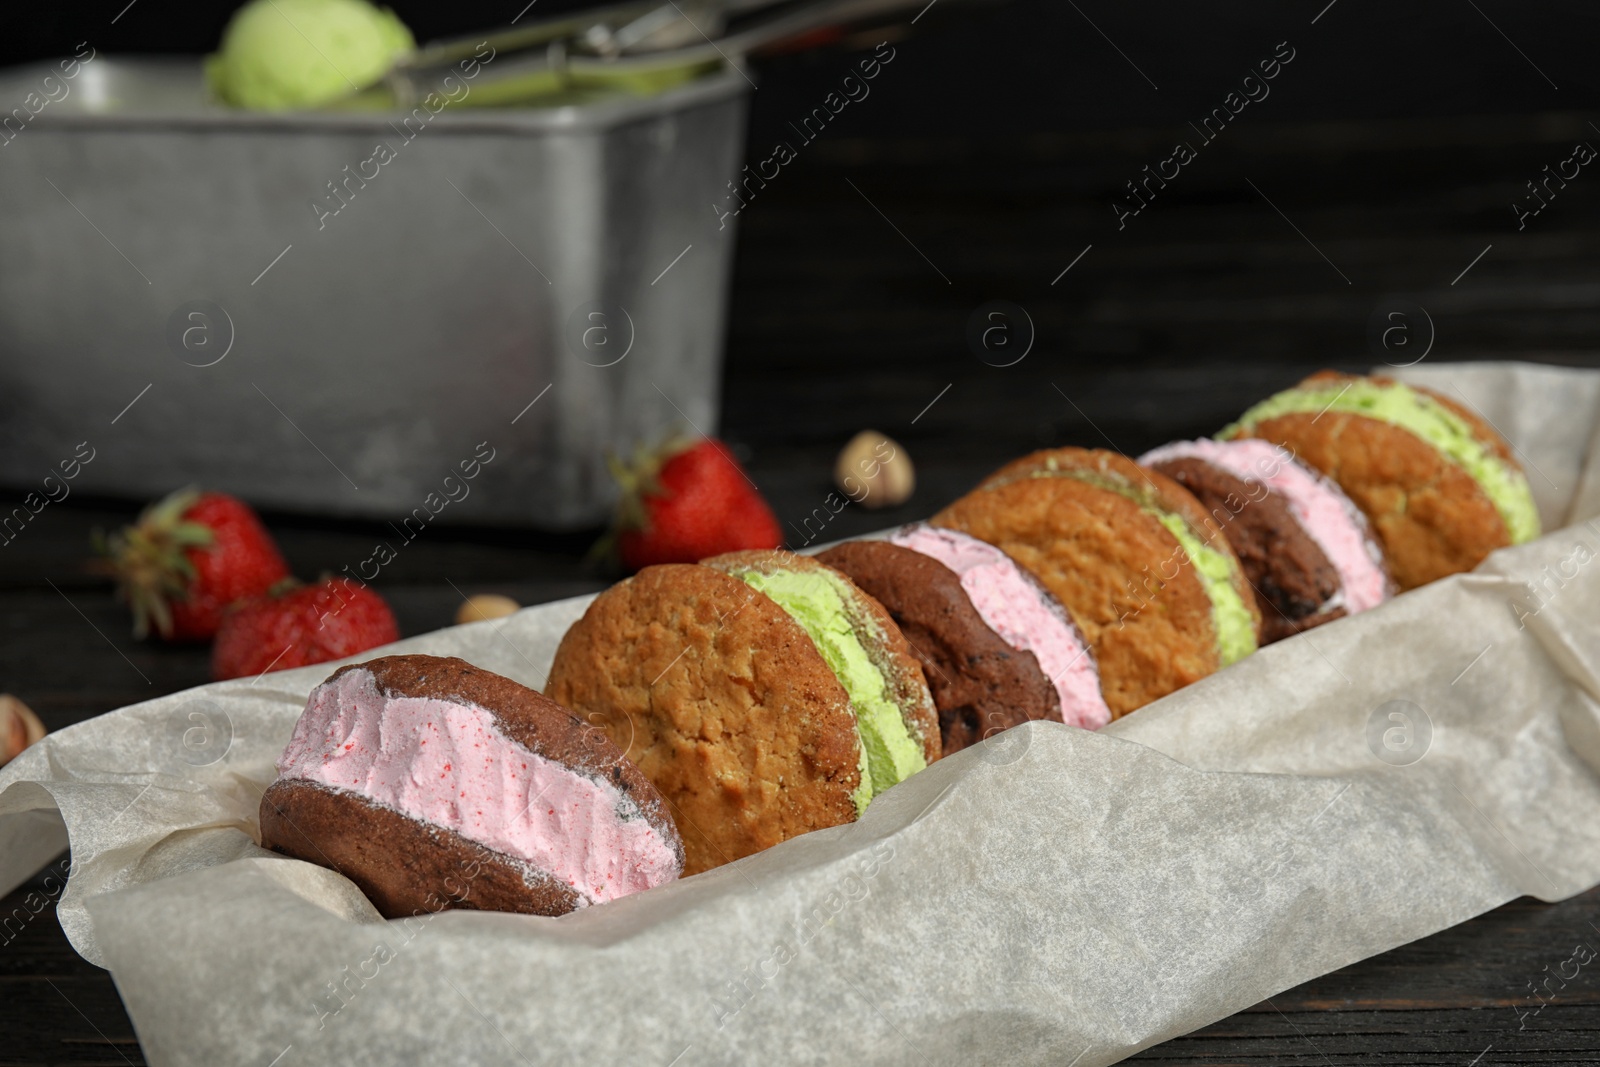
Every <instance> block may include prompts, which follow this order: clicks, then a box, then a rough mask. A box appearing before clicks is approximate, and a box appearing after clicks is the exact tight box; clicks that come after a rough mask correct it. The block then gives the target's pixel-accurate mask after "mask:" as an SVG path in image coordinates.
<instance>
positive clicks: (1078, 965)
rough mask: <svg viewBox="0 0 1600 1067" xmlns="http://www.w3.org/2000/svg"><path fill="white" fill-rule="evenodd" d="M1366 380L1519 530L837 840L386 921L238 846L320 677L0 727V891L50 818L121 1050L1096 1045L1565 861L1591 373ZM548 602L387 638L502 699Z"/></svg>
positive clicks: (1562, 883)
mask: <svg viewBox="0 0 1600 1067" xmlns="http://www.w3.org/2000/svg"><path fill="white" fill-rule="evenodd" d="M1404 374H1405V376H1406V377H1408V378H1409V379H1411V380H1414V381H1418V382H1421V383H1424V384H1428V385H1431V386H1433V387H1435V388H1439V389H1442V390H1443V391H1445V392H1446V393H1447V394H1450V395H1453V396H1456V397H1458V398H1460V399H1465V400H1466V401H1467V402H1468V403H1470V404H1472V405H1473V406H1475V407H1477V408H1478V409H1479V410H1480V411H1482V413H1483V414H1484V415H1485V416H1486V417H1488V418H1489V419H1490V420H1491V421H1492V422H1493V423H1494V424H1495V425H1497V426H1498V427H1499V428H1500V429H1501V431H1502V432H1503V433H1505V434H1506V435H1507V436H1508V437H1509V438H1510V439H1511V440H1512V442H1513V443H1514V444H1515V445H1516V446H1517V448H1518V450H1519V455H1520V457H1521V458H1522V460H1523V463H1524V465H1525V466H1526V467H1527V468H1528V471H1529V477H1530V479H1531V480H1532V484H1533V488H1534V492H1535V496H1536V499H1537V500H1538V503H1539V505H1540V508H1541V510H1542V512H1543V515H1544V518H1545V523H1546V528H1547V529H1552V530H1554V532H1552V533H1550V534H1548V535H1546V536H1545V537H1544V538H1543V539H1541V540H1539V541H1537V542H1534V543H1532V544H1529V545H1524V546H1520V547H1518V548H1515V549H1508V550H1505V551H1502V552H1499V553H1497V554H1495V555H1494V556H1493V557H1491V558H1490V559H1489V560H1488V561H1486V562H1485V564H1484V565H1483V566H1482V567H1480V568H1479V569H1478V571H1476V572H1475V573H1473V574H1471V575H1462V576H1457V577H1455V578H1452V579H1449V580H1447V581H1443V582H1438V583H1435V584H1434V585H1432V586H1429V587H1427V588H1424V589H1421V590H1417V591H1414V592H1411V593H1408V594H1406V595H1404V596H1402V597H1400V598H1398V599H1396V600H1394V601H1392V602H1391V603H1389V604H1387V605H1385V606H1383V607H1381V608H1379V609H1377V610H1375V611H1372V612H1369V613H1367V614H1364V615H1361V616H1358V617H1356V618H1353V619H1347V620H1343V621H1340V622H1336V623H1333V624H1331V625H1329V626H1325V627H1323V628H1320V629H1317V630H1314V631H1312V632H1310V633H1307V634H1303V635H1300V636H1298V637H1295V638H1292V639H1290V640H1288V641H1284V642H1281V643H1279V644H1277V645H1274V646H1271V647H1269V648H1266V649H1264V650H1262V651H1261V652H1259V653H1257V654H1256V655H1253V656H1251V657H1249V658H1248V659H1246V660H1245V661H1243V662H1242V663H1240V664H1237V665H1236V666H1233V667H1231V668H1228V669H1226V670H1224V671H1222V672H1220V673H1218V674H1216V675H1214V676H1212V677H1211V678H1208V679H1206V680H1205V681H1203V682H1201V683H1199V684H1197V685H1194V686H1191V687H1189V688H1187V689H1184V690H1182V691H1180V692H1178V693H1176V694H1174V695H1172V696H1170V697H1168V698H1166V699H1164V700H1162V701H1160V702H1158V703H1156V704H1153V705H1151V706H1149V707H1147V708H1145V709H1143V710H1141V711H1139V712H1138V713H1136V714H1134V715H1132V716H1130V717H1128V718H1125V719H1122V720H1120V721H1119V722H1117V723H1115V724H1114V725H1112V726H1111V727H1108V728H1107V729H1105V730H1103V731H1101V732H1099V733H1087V732H1084V731H1079V730H1074V729H1071V728H1068V727H1064V726H1060V725H1056V724H1049V723H1035V724H1032V725H1030V726H1027V727H1022V728H1019V729H1016V730H1012V731H1009V732H1007V733H1005V734H1003V735H1001V736H999V737H997V738H995V739H992V740H991V741H989V742H987V743H985V744H983V745H980V746H977V747H975V748H973V749H969V750H967V751H964V752H961V753H958V754H956V755H955V756H952V757H951V758H949V759H946V760H943V761H941V762H939V763H937V764H935V765H934V766H932V767H930V768H929V769H928V770H927V771H925V772H923V773H921V774H918V775H916V776H915V777H914V778H912V779H911V780H909V781H908V782H906V783H904V784H902V785H900V786H897V787H896V788H895V789H893V790H892V791H890V792H889V793H888V794H886V795H884V796H883V797H881V798H880V799H878V800H876V801H874V802H873V804H872V807H871V808H870V809H869V810H868V811H867V813H866V816H865V817H864V818H863V819H862V820H861V821H860V822H858V823H856V824H854V825H851V826H845V827H838V828H835V829H832V830H825V831H821V832H818V833H814V834H809V835H807V836H805V837H802V838H798V839H796V840H793V841H789V842H786V843H784V844H783V845H780V846H778V847H777V848H773V849H770V850H769V851H767V852H765V853H762V854H760V855H756V856H751V857H748V858H746V859H744V860H741V861H739V862H737V863H734V864H730V865H728V866H726V867H723V868H720V869H718V870H715V871H712V872H709V873H707V874H705V875H701V876H699V877H696V878H692V879H687V880H684V881H680V882H678V883H675V884H673V885H670V886H666V887H663V888H661V889H657V890H653V891H651V892H648V893H643V894H638V895H636V896H633V897H629V898H625V899H623V900H621V901H618V902H615V903H612V904H608V905H604V906H600V907H595V908H590V909H587V910H584V911H581V912H578V913H575V914H572V915H569V916H565V917H563V918H560V919H544V918H535V917H527V916H515V915H503V914H488V913H478V912H467V911H451V912H444V913H440V914H436V915H425V916H420V917H417V918H413V919H409V920H404V921H399V922H385V921H383V920H382V919H380V918H379V917H378V915H377V914H376V912H374V911H373V909H372V908H371V906H370V905H369V904H368V903H367V902H366V900H365V898H364V897H362V896H361V894H360V893H359V892H357V891H356V890H355V888H354V887H353V886H352V885H351V884H350V883H349V882H347V881H346V880H345V879H343V878H342V877H340V876H339V875H337V874H334V873H332V872H330V871H326V870H323V869H320V868H317V867H314V866H311V865H309V864H305V863H300V862H297V861H294V860H289V859H286V858H282V857H278V856H274V855H272V854H269V853H267V852H265V851H263V850H262V849H260V848H259V847H258V846H257V845H256V843H255V836H254V835H255V832H256V831H255V822H256V806H257V803H258V800H259V797H260V794H261V792H262V790H263V789H264V788H265V787H266V785H267V784H268V783H269V782H270V781H271V779H272V776H273V767H272V763H273V759H274V757H275V756H276V755H277V754H278V753H279V751H280V750H281V749H282V747H283V745H284V743H285V742H286V740H287V738H288V736H289V732H290V728H291V726H292V725H293V723H294V721H295V719H296V717H297V716H298V715H299V713H300V710H301V708H302V706H303V704H304V700H305V697H306V694H307V692H308V691H309V690H310V689H311V687H312V686H314V685H315V684H317V683H318V682H320V681H321V680H322V679H323V678H325V677H326V676H327V675H328V674H329V673H330V672H331V670H332V666H331V665H322V666H317V667H310V668H305V669H302V670H295V671H286V672H283V673H279V674H272V675H267V676H265V677H263V678H261V679H258V680H255V681H237V682H227V683H221V684H217V685H209V686H204V687H201V688H199V689H194V690H190V691H188V692H184V693H177V694H173V695H171V696H166V697H162V698H160V699H157V700H152V701H148V702H146V703H143V704H138V705H135V706H133V707H129V708H124V709H122V710H120V711H117V712H114V713H112V714H109V715H104V716H101V717H100V718H97V719H93V720H90V721H88V722H84V723H81V724H79V725H77V726H73V727H71V728H69V729H67V730H63V731H61V732H59V733H56V734H53V735H51V736H49V737H48V738H46V739H45V740H44V741H43V742H42V743H40V744H38V745H36V746H35V747H33V748H32V749H30V750H28V751H27V752H26V753H25V754H24V755H23V756H22V757H21V758H19V759H18V760H16V761H15V762H13V763H12V764H11V765H10V766H8V767H6V768H5V769H4V770H3V771H0V887H10V886H14V885H16V884H18V883H20V882H21V881H22V880H23V879H25V878H26V877H28V876H29V875H30V874H31V873H32V872H33V871H35V870H36V869H38V868H39V867H40V866H42V865H43V864H44V863H45V862H47V861H48V860H49V859H50V858H51V857H52V856H54V855H55V854H56V853H57V852H58V851H59V850H60V848H61V847H62V845H63V844H64V843H65V842H66V839H67V836H68V835H70V838H71V845H72V851H73V859H74V868H73V871H72V877H71V880H70V883H69V885H68V887H67V889H66V891H65V893H64V895H63V897H62V899H61V901H60V907H59V914H60V918H61V922H62V924H63V926H64V927H65V929H66V931H67V934H68V936H69V937H70V938H71V940H72V943H73V944H74V946H75V947H76V948H77V949H78V950H79V951H80V952H82V953H83V954H84V956H86V957H87V958H88V959H90V960H92V961H93V962H95V963H98V964H100V965H102V966H105V967H108V968H110V970H111V971H112V974H113V975H114V976H115V978H116V981H117V986H118V989H119V990H120V991H121V993H122V996H123V998H124V1000H125V1001H126V1003H127V1007H128V1010H129V1012H130V1014H131V1015H132V1018H133V1020H134V1024H135V1027H136V1029H137V1031H138V1034H139V1037H140V1040H141V1042H142V1043H143V1046H144V1049H145V1052H146V1055H147V1056H148V1057H149V1059H150V1061H151V1062H152V1063H155V1064H206V1065H212V1064H221V1063H229V1064H252V1063H253V1064H261V1065H272V1067H296V1065H300V1064H339V1065H345V1067H351V1065H355V1067H359V1065H366V1064H374V1065H376V1064H397V1063H427V1064H444V1063H463V1064H482V1063H527V1064H535V1063H538V1064H544V1063H552V1064H554V1063H562V1064H565V1063H573V1062H580V1061H582V1062H590V1063H613V1062H615V1063H630V1064H645V1065H649V1064H659V1065H661V1067H690V1065H693V1064H747V1063H757V1062H759V1063H764V1064H831V1063H844V1062H848V1063H850V1064H852V1065H868V1064H907V1065H911V1064H916V1065H924V1064H926V1065H934V1064H961V1065H967V1064H974V1063H1017V1064H1034V1063H1037V1064H1054V1065H1057V1067H1061V1065H1066V1064H1072V1065H1074V1067H1096V1065H1099V1064H1108V1063H1113V1062H1115V1061H1117V1060H1119V1059H1122V1058H1123V1057H1125V1056H1128V1055H1129V1054H1131V1053H1133V1052H1135V1051H1137V1050H1138V1049H1141V1048H1144V1047H1146V1046H1149V1045H1152V1044H1156V1043H1157V1042H1160V1041H1162V1040H1164V1039H1166V1038H1170V1037H1173V1036H1175V1035H1178V1034H1181V1033H1184V1032H1186V1031H1189V1030H1192V1029H1195V1028H1197V1027H1199V1026H1202V1025H1204V1024H1206V1023H1209V1022H1211V1021H1213V1020H1216V1019H1219V1018H1223V1017H1225V1016H1227V1015H1229V1014H1231V1013H1233V1012H1235V1011H1237V1010H1239V1009H1241V1008H1244V1007H1246V1006H1249V1005H1251V1004H1254V1003H1256V1002H1258V1001H1260V1000H1261V999H1262V998H1264V997H1267V996H1270V995H1272V994H1273V993H1276V992H1278V991H1280V990H1283V989H1285V988H1288V987H1290V986H1293V985H1296V984H1298V983H1300V982H1303V981H1305V980H1307V979H1309V978H1311V977H1314V976H1316V975H1318V974H1322V973H1325V972H1328V971H1331V970H1333V969H1335V968H1338V967H1341V966H1344V965H1346V964H1348V963H1351V962H1353V961H1355V960H1358V959H1361V958H1363V957H1366V956H1370V955H1373V954H1376V953H1379V952H1383V951H1385V950H1386V949H1389V948H1392V947H1394V946H1396V945H1400V944H1402V943H1405V942H1408V941H1411V940H1414V939H1416V938H1419V937H1423V936H1425V935H1427V934H1430V933H1433V932H1434V931H1437V930H1440V929H1443V928H1445V927H1448V926H1450V925H1452V924H1455V923H1459V922H1461V921H1463V920H1465V919H1467V918H1469V917H1471V916H1474V915H1477V914H1480V913H1482V912H1484V911H1487V910H1489V909H1491V908H1493V907H1495V906H1497V905H1499V904H1501V903H1503V902H1505V901H1507V900H1510V899H1512V898H1515V897H1517V896H1519V895H1522V894H1528V895H1531V896H1535V897H1539V898H1541V899H1544V900H1557V899H1561V898H1563V897H1567V896H1570V895H1572V894H1574V893H1577V892H1580V891H1582V890H1584V889H1586V888H1588V887H1589V886H1591V885H1593V884H1595V883H1596V882H1597V881H1600V778H1597V776H1596V768H1600V564H1596V563H1595V560H1596V559H1597V557H1600V521H1592V520H1594V518H1595V516H1596V515H1597V514H1600V459H1596V458H1595V457H1596V454H1597V452H1600V435H1597V431H1600V414H1597V409H1600V372H1595V371H1578V370H1565V369H1558V368H1550V367H1538V366H1529V365H1512V364H1490V365H1483V364H1478V365H1459V366H1450V365H1443V366H1433V367H1428V366H1418V367H1415V368H1411V369H1409V370H1407V371H1405V372H1404ZM1253 399H1255V398H1241V404H1240V407H1241V408H1243V407H1244V406H1245V403H1246V402H1248V401H1249V400H1253ZM1563 526H1564V528H1561V529H1556V527H1563ZM586 603H587V600H586V599H577V600H568V601H561V602H557V603H553V604H547V605H543V606H540V607H535V608H530V609H527V610H524V611H522V612H520V613H518V614H517V615H514V616H512V617H510V618H508V619H503V620H496V621H493V622H487V623H478V624H475V625H471V626H465V627H458V628H455V629H451V630H445V631H441V632H439V633H434V634H428V635H425V636H422V637H418V638H414V639H411V640H408V641H403V642H401V643H400V644H399V645H396V646H393V647H394V650H396V651H401V650H405V651H418V652H430V653H437V654H453V655H460V656H463V657H465V658H467V659H469V660H471V661H473V662H475V663H477V664H479V665H481V666H483V667H486V668H488V669H490V670H494V671H498V672H501V673H503V674H506V675H509V676H510V677H513V678H516V679H518V680H519V681H522V682H524V683H527V684H531V685H535V686H537V685H539V684H540V683H542V681H543V678H544V671H545V669H546V668H547V666H548V664H549V661H550V657H551V655H552V653H553V652H554V649H555V646H556V643H557V641H558V640H559V639H560V637H561V634H562V633H563V632H564V631H565V629H566V627H567V626H568V625H569V624H570V622H571V621H572V620H574V619H575V618H577V617H578V616H579V615H580V614H581V613H582V611H583V609H584V607H585V605H586ZM63 827H64V829H63Z"/></svg>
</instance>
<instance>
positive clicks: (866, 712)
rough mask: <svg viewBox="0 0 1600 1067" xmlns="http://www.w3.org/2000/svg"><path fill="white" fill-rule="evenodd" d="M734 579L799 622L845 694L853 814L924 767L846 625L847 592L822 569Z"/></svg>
mask: <svg viewBox="0 0 1600 1067" xmlns="http://www.w3.org/2000/svg"><path fill="white" fill-rule="evenodd" d="M734 577H736V578H739V579H741V580H742V581H744V582H745V583H746V584H747V585H749V586H751V587H752V588H754V589H756V590H759V591H760V592H762V593H765V594H766V595H767V596H769V597H771V598H772V599H773V600H774V601H776V602H777V604H778V606H779V607H781V608H783V610H784V611H786V612H788V613H789V617H790V618H792V619H794V621H795V622H797V623H799V624H800V626H801V628H802V629H804V630H805V632H806V633H807V634H808V635H810V637H811V640H812V641H813V642H814V643H815V644H816V646H817V651H819V652H821V653H822V658H823V660H824V661H825V662H826V663H827V664H828V667H829V669H831V670H832V671H833V673H834V675H835V676H837V677H838V679H839V683H840V684H841V685H843V686H844V689H845V692H846V693H847V694H849V696H850V706H851V708H852V710H853V711H854V712H855V716H856V731H857V732H858V733H859V734H860V735H861V785H860V786H858V787H857V789H856V791H855V792H854V793H853V794H852V795H851V799H852V800H854V801H855V804H856V812H857V814H860V813H861V812H863V811H865V810H866V808H867V804H868V802H869V801H871V800H872V798H873V797H875V796H877V795H878V794H879V793H882V792H883V791H884V790H886V789H888V788H889V787H890V786H892V785H894V784H895V783H897V782H901V781H904V780H905V779H907V778H909V777H910V776H911V775H913V774H915V773H916V772H917V771H920V770H922V769H923V768H924V767H926V766H927V765H928V764H927V760H926V758H925V757H924V755H923V751H922V743H921V742H920V741H918V740H917V739H916V738H915V737H913V736H912V735H911V730H910V728H909V727H908V726H907V725H906V721H905V716H904V715H903V714H902V713H901V711H900V706H899V705H898V704H896V703H895V702H894V700H893V698H892V697H891V696H890V686H889V682H888V679H887V678H885V676H884V673H883V671H882V670H880V669H879V668H878V667H877V666H876V665H874V664H873V662H872V657H871V656H870V655H869V654H868V652H867V648H866V646H865V645H864V644H862V643H861V638H860V637H858V636H857V635H856V631H855V627H853V626H852V625H851V624H850V616H849V612H848V610H847V609H846V606H845V605H846V600H845V598H846V597H847V596H849V595H850V590H849V589H847V588H845V587H844V583H843V582H842V581H840V580H839V579H838V578H836V577H834V576H833V575H831V574H829V573H827V572H825V571H799V570H794V571H786V570H780V571H773V572H771V573H766V572H762V571H756V570H748V571H736V572H734Z"/></svg>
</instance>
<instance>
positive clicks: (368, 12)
mask: <svg viewBox="0 0 1600 1067" xmlns="http://www.w3.org/2000/svg"><path fill="white" fill-rule="evenodd" d="M415 47H416V41H415V40H414V39H413V38H412V36H411V31H410V30H408V29H406V27H405V24H404V23H402V22H401V21H400V20H399V19H398V18H397V17H395V14H394V12H392V11H390V10H389V9H388V8H379V7H374V6H373V5H372V4H369V3H367V2H366V0H252V2H251V3H248V4H246V5H245V6H244V7H242V8H240V9H239V10H238V11H236V12H234V15H233V18H232V19H231V20H230V21H229V22H228V28H227V29H226V30H225V31H223V34H222V47H221V48H220V49H219V50H218V51H217V53H216V54H215V55H212V56H208V57H207V58H206V78H207V80H208V81H209V82H210V83H211V87H212V89H213V91H215V92H216V94H217V95H218V96H220V97H221V98H222V99H223V100H225V101H227V102H228V103H230V104H232V105H234V106H235V107H244V108H251V109H254V110H259V111H287V110H291V109H294V108H305V107H315V106H317V105H318V104H322V103H326V102H327V101H329V100H332V99H335V98H336V97H340V96H344V95H346V94H348V93H353V92H355V91H357V90H358V89H365V88H366V87H368V86H370V85H372V84H373V83H374V82H376V81H377V80H378V79H379V78H381V77H382V76H383V73H384V71H386V70H388V69H389V66H390V65H391V64H392V63H393V62H394V60H395V58H396V57H397V56H400V55H402V54H404V53H406V52H409V51H411V50H412V49H414V48H415Z"/></svg>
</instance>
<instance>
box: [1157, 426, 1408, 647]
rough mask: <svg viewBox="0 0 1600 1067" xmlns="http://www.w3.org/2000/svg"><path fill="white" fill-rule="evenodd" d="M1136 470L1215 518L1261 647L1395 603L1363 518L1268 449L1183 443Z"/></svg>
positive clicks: (1256, 444)
mask: <svg viewBox="0 0 1600 1067" xmlns="http://www.w3.org/2000/svg"><path fill="white" fill-rule="evenodd" d="M1140 462H1141V463H1143V464H1144V465H1145V466H1147V467H1149V468H1151V469H1152V470H1157V471H1160V472H1161V473H1162V474H1165V475H1167V476H1168V477H1170V478H1172V479H1173V480H1174V481H1176V482H1177V483H1178V484H1180V485H1182V486H1183V487H1184V488H1185V489H1188V490H1189V491H1190V492H1191V493H1193V494H1194V495H1195V497H1196V498H1197V499H1198V500H1199V501H1200V502H1201V503H1202V504H1203V505H1204V506H1205V507H1206V508H1207V509H1208V510H1209V511H1210V512H1211V517H1212V519H1213V521H1215V522H1216V524H1217V525H1218V526H1220V527H1221V528H1222V531H1223V533H1224V534H1225V535H1226V536H1227V538H1228V543H1229V544H1230V545H1231V546H1232V547H1233V551H1234V554H1235V555H1237V556H1238V557H1239V562H1240V564H1241V565H1242V566H1243V567H1244V572H1245V577H1246V578H1248V579H1249V581H1250V584H1251V586H1253V587H1254V590H1255V595H1256V603H1257V606H1258V607H1259V608H1260V611H1261V618H1262V627H1261V628H1262V641H1263V643H1267V642H1271V641H1277V640H1281V639H1282V638H1285V637H1288V636H1290V635H1292V634H1296V633H1299V632H1301V631H1303V630H1306V629H1309V628H1311V627H1313V626H1318V625H1321V624H1322V623H1325V622H1330V621H1332V620H1334V619H1338V618H1343V617H1344V616H1346V615H1349V614H1354V613H1356V612H1360V611H1365V610H1366V609H1368V608H1371V607H1375V606H1376V605H1377V604H1379V603H1381V602H1382V601H1384V600H1385V599H1387V598H1388V596H1389V595H1390V593H1391V583H1390V581H1389V577H1388V574H1387V572H1386V571H1385V569H1384V564H1383V553H1382V550H1381V549H1380V548H1379V547H1378V545H1377V543H1376V542H1375V541H1374V540H1373V537H1372V534H1371V531H1370V528H1369V527H1368V524H1367V521H1366V517H1365V516H1364V515H1363V514H1362V513H1361V510H1360V509H1359V508H1357V507H1356V506H1355V504H1354V503H1352V502H1351V500H1350V498H1349V497H1347V496H1345V495H1344V493H1343V491H1341V490H1340V489H1339V487H1338V486H1337V485H1335V484H1334V483H1333V482H1331V481H1329V480H1328V479H1327V478H1324V477H1322V476H1320V475H1318V474H1317V473H1316V472H1314V471H1312V470H1311V469H1310V468H1308V467H1306V466H1304V465H1303V464H1301V463H1299V462H1298V461H1296V460H1295V459H1294V457H1293V456H1291V455H1290V454H1289V453H1288V452H1287V451H1285V450H1284V449H1282V448H1279V447H1278V446H1276V445H1273V444H1269V443H1268V442H1266V441H1260V440H1255V439H1253V438H1252V439H1243V440H1237V441H1207V440H1201V441H1179V442H1175V443H1173V444H1170V445H1164V446H1162V447H1161V448H1158V449H1156V450H1154V451H1153V452H1149V453H1147V454H1146V455H1145V456H1143V457H1142V458H1141V459H1140Z"/></svg>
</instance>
